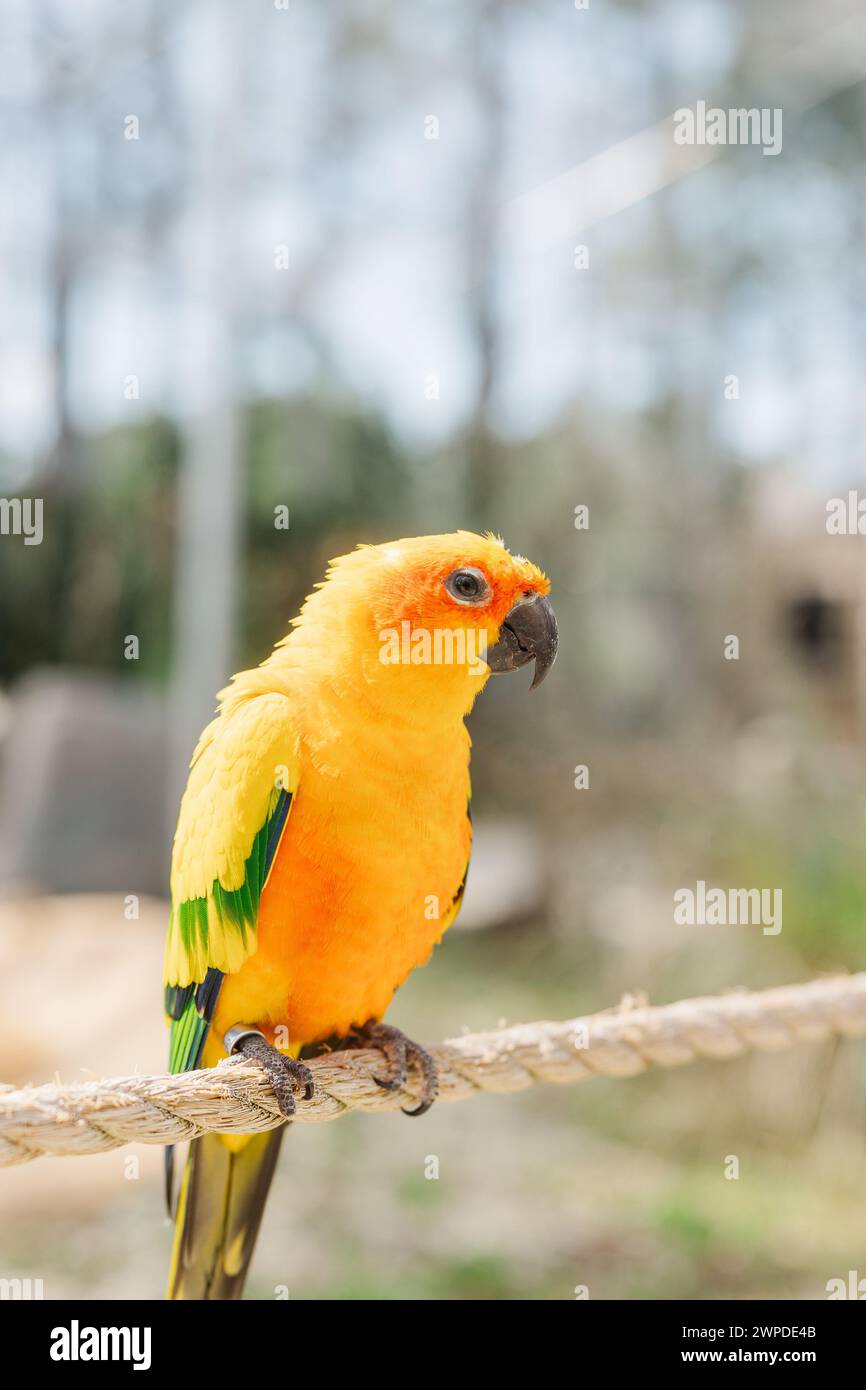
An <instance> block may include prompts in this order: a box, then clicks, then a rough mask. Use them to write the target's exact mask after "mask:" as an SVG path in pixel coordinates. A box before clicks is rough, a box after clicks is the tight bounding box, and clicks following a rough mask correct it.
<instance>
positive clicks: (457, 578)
mask: <svg viewBox="0 0 866 1390" xmlns="http://www.w3.org/2000/svg"><path fill="white" fill-rule="evenodd" d="M445 588H446V589H447V590H448V592H449V594H450V595H451V597H452V598H454V599H456V600H457V602H458V603H486V602H487V600H488V599H489V598H490V585H489V584H488V583H487V580H486V579H485V578H484V575H483V574H482V573H481V571H480V570H476V569H465V570H455V571H454V573H453V574H449V576H448V578H447V579H446V580H445Z"/></svg>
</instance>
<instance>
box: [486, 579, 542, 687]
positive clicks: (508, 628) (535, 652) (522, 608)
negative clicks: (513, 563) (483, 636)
mask: <svg viewBox="0 0 866 1390" xmlns="http://www.w3.org/2000/svg"><path fill="white" fill-rule="evenodd" d="M558 646H559V630H558V628H557V626H556V616H555V614H554V612H553V609H552V607H551V605H550V602H549V600H548V599H546V598H542V596H541V594H534V595H533V596H532V597H531V598H521V599H518V600H517V603H515V605H514V607H513V608H512V609H511V610H510V611H509V613H508V614H507V616H506V618H505V622H504V623H503V624H502V627H501V629H500V632H499V640H498V641H497V643H496V645H495V646H494V647H490V649H489V650H488V652H487V664H488V666H489V667H490V669H491V671H493V672H494V673H495V674H496V675H499V674H500V673H501V672H502V671H517V670H518V669H519V668H520V667H521V666H526V665H527V663H528V662H530V661H534V662H535V675H534V676H533V678H532V685H531V686H530V687H529V688H530V690H534V689H535V687H536V686H537V685H541V682H542V681H543V680H544V677H545V676H546V675H547V673H548V671H549V670H550V668H551V666H552V665H553V663H554V661H555V660H556V651H557V648H558Z"/></svg>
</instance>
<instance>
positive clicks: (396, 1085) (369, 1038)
mask: <svg viewBox="0 0 866 1390" xmlns="http://www.w3.org/2000/svg"><path fill="white" fill-rule="evenodd" d="M352 1042H353V1043H354V1044H355V1045H356V1046H361V1047H363V1046H365V1045H367V1046H370V1047H377V1048H378V1049H379V1051H380V1052H381V1053H382V1055H383V1056H384V1058H385V1061H386V1062H387V1064H388V1074H387V1076H374V1077H373V1080H374V1081H375V1082H376V1085H377V1086H381V1087H382V1088H383V1089H384V1090H386V1091H399V1089H400V1087H401V1086H403V1085H404V1083H405V1081H406V1074H407V1071H408V1069H409V1067H410V1066H412V1065H413V1064H414V1066H416V1067H417V1069H418V1071H419V1072H420V1074H421V1090H420V1101H419V1104H418V1105H416V1106H415V1109H414V1110H407V1109H406V1108H405V1107H403V1114H404V1115H412V1116H415V1115H426V1113H427V1111H428V1110H429V1109H430V1106H431V1105H432V1104H433V1102H434V1100H435V1099H436V1097H437V1096H438V1094H439V1073H438V1068H437V1066H436V1063H435V1062H434V1061H433V1058H432V1057H431V1056H430V1053H429V1052H427V1051H425V1049H424V1048H423V1047H422V1046H421V1044H420V1043H416V1042H413V1041H412V1039H411V1038H407V1037H406V1034H405V1033H401V1032H400V1029H399V1028H392V1027H391V1025H390V1024H389V1023H376V1021H375V1020H374V1019H371V1020H370V1022H369V1023H365V1024H364V1026H363V1028H355V1029H354V1030H353V1032H352Z"/></svg>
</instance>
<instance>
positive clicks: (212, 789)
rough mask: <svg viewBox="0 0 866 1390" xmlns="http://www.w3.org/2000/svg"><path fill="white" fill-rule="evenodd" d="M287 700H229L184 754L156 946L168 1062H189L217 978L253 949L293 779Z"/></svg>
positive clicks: (197, 1049)
mask: <svg viewBox="0 0 866 1390" xmlns="http://www.w3.org/2000/svg"><path fill="white" fill-rule="evenodd" d="M290 716H291V705H290V702H289V700H288V699H287V697H286V696H285V695H280V694H275V693H270V694H263V695H258V696H255V697H253V698H248V699H244V700H240V701H232V702H230V703H228V704H227V705H226V706H225V707H224V708H223V711H222V713H221V714H219V715H218V717H217V718H216V719H214V720H213V722H212V723H211V724H209V725H208V727H207V728H206V729H205V731H204V733H203V734H202V736H201V739H200V740H199V743H198V747H197V748H196V750H195V753H194V754H193V759H192V763H191V771H190V776H189V782H188V783H187V788H186V792H185V793H184V797H183V801H182V802H181V807H180V816H179V819H178V825H177V832H176V834H175V839H174V853H173V856H172V869H171V918H170V922H169V930H168V941H167V944H166V953H165V1009H166V1013H167V1014H168V1016H169V1019H170V1020H171V1050H170V1067H171V1070H172V1071H173V1072H180V1071H189V1070H191V1069H192V1068H194V1067H196V1066H197V1065H198V1062H199V1059H200V1057H201V1053H202V1048H203V1047H204V1042H205V1038H206V1037H207V1031H208V1027H209V1026H210V1021H211V1018H212V1017H213V1012H214V1009H215V1007H216V1001H217V996H218V995H219V990H220V985H221V984H222V980H223V976H224V975H227V974H232V973H233V972H234V971H236V970H239V969H240V967H241V966H242V965H243V963H244V961H245V960H246V959H247V958H248V957H249V956H251V955H252V954H253V952H254V951H255V949H256V929H257V922H258V912H259V901H260V898H261V895H262V891H263V889H264V886H265V884H266V883H267V879H268V874H269V873H270V870H271V866H272V864H273V862H274V858H275V856H276V853H277V850H278V848H279V845H280V840H281V839H282V836H283V834H284V832H285V828H286V823H287V821H288V817H289V811H290V809H291V805H292V797H293V795H294V793H295V791H296V790H297V783H298V743H297V737H296V735H295V734H294V732H293V729H292V721H291V717H290Z"/></svg>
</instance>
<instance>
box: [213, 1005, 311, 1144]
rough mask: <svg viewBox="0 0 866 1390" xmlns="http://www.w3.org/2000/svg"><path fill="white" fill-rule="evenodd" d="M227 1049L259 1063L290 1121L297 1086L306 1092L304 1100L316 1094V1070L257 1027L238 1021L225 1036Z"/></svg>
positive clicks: (231, 1053) (281, 1110)
mask: <svg viewBox="0 0 866 1390" xmlns="http://www.w3.org/2000/svg"><path fill="white" fill-rule="evenodd" d="M223 1041H224V1043H225V1049H226V1052H228V1053H229V1054H230V1055H232V1056H235V1057H237V1056H240V1057H245V1058H247V1059H248V1060H249V1061H251V1062H258V1064H259V1066H260V1067H261V1068H262V1069H263V1070H264V1071H266V1072H267V1074H268V1080H269V1081H270V1083H271V1085H272V1086H273V1088H274V1094H275V1095H276V1097H277V1103H278V1105H279V1107H280V1112H281V1113H282V1114H283V1115H285V1117H286V1119H287V1120H290V1119H291V1118H292V1116H293V1115H294V1113H295V1087H296V1086H297V1088H298V1090H300V1091H303V1096H304V1100H312V1097H313V1073H312V1072H311V1071H310V1068H309V1067H305V1066H304V1064H303V1062H296V1061H295V1059H294V1057H287V1056H286V1055H285V1053H283V1052H279V1051H278V1050H277V1048H275V1047H274V1046H273V1045H272V1044H271V1043H269V1042H268V1040H267V1038H266V1037H265V1035H264V1034H263V1033H260V1032H259V1031H258V1029H257V1028H249V1027H248V1026H247V1025H246V1024H243V1023H236V1024H235V1025H234V1027H233V1028H230V1029H229V1030H228V1032H227V1033H226V1035H225V1038H224V1040H223Z"/></svg>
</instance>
